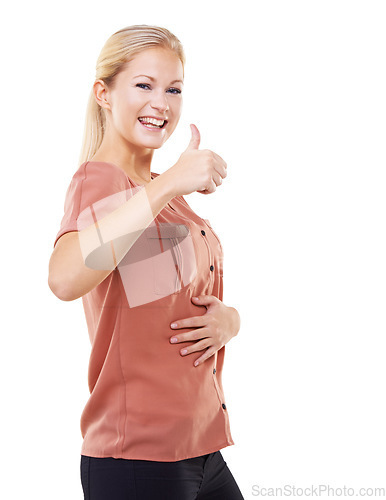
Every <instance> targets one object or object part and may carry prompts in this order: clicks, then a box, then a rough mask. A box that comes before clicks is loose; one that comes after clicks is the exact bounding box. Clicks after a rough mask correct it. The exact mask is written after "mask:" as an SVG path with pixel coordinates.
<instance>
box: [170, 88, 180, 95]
mask: <svg viewBox="0 0 386 500" xmlns="http://www.w3.org/2000/svg"><path fill="white" fill-rule="evenodd" d="M169 90H174V91H175V92H172V94H181V90H180V89H175V88H172V89H169Z"/></svg>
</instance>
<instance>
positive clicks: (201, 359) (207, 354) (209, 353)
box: [193, 347, 217, 366]
mask: <svg viewBox="0 0 386 500" xmlns="http://www.w3.org/2000/svg"><path fill="white" fill-rule="evenodd" d="M216 351H217V349H216V348H215V347H209V348H208V349H207V350H206V351H205V352H204V354H203V355H202V356H200V357H199V358H197V359H196V361H195V362H194V363H193V364H194V366H198V365H202V363H204V361H206V360H207V359H209V358H210V357H211V356H213V354H214V353H215V352H216Z"/></svg>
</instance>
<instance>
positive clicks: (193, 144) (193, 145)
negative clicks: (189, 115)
mask: <svg viewBox="0 0 386 500" xmlns="http://www.w3.org/2000/svg"><path fill="white" fill-rule="evenodd" d="M190 130H191V132H192V137H191V139H190V142H189V144H188V147H187V148H186V149H198V146H199V145H200V140H201V137H200V132H199V131H198V128H197V127H196V125H194V124H193V123H191V124H190Z"/></svg>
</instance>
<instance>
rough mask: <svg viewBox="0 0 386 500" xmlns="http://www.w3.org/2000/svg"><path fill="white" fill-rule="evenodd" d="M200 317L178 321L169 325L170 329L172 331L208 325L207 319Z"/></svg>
mask: <svg viewBox="0 0 386 500" xmlns="http://www.w3.org/2000/svg"><path fill="white" fill-rule="evenodd" d="M204 316H205V315H202V316H192V317H191V318H184V319H179V320H177V321H173V323H171V325H170V328H171V329H172V330H178V329H179V328H190V327H192V326H193V327H194V326H205V325H207V324H208V318H204Z"/></svg>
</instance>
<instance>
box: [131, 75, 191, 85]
mask: <svg viewBox="0 0 386 500" xmlns="http://www.w3.org/2000/svg"><path fill="white" fill-rule="evenodd" d="M139 76H146V78H149V79H150V80H151V81H152V82H154V81H155V78H153V77H152V76H149V75H137V76H135V77H134V78H138V77H139ZM176 82H181V83H184V82H183V81H182V80H173V81H172V82H170V83H171V84H172V83H176Z"/></svg>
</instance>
